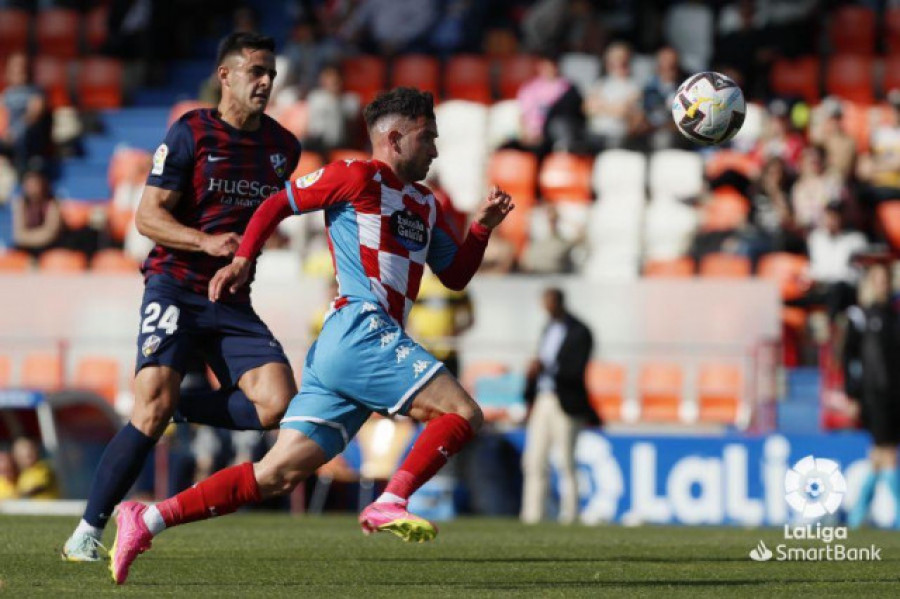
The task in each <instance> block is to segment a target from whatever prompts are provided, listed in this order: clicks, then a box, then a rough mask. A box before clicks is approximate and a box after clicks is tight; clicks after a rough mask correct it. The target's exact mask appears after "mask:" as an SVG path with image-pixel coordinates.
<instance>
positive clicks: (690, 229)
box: [644, 196, 699, 260]
mask: <svg viewBox="0 0 900 599" xmlns="http://www.w3.org/2000/svg"><path fill="white" fill-rule="evenodd" d="M698 222H699V216H698V214H697V209H696V208H693V207H691V206H688V205H687V204H685V203H684V202H680V201H678V200H675V199H672V198H671V197H665V196H662V197H656V198H653V199H652V200H651V201H650V204H649V205H648V206H647V212H646V218H645V221H644V257H645V258H647V259H649V260H671V259H674V258H678V257H680V256H683V255H684V254H685V253H686V252H687V250H688V248H689V247H690V243H691V239H692V238H693V235H694V231H696V230H697V224H698Z"/></svg>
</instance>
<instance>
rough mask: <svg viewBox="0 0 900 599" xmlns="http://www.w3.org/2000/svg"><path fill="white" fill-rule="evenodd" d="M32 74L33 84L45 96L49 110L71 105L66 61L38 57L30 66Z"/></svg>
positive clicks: (52, 57) (49, 57) (53, 57)
mask: <svg viewBox="0 0 900 599" xmlns="http://www.w3.org/2000/svg"><path fill="white" fill-rule="evenodd" d="M32 74H33V76H34V84H35V85H37V86H38V87H40V88H42V89H43V90H44V92H45V93H46V94H47V102H48V103H49V104H50V107H51V108H53V109H56V108H60V107H62V106H71V105H72V98H71V95H70V94H69V68H68V66H67V64H66V61H64V60H62V59H60V58H58V57H55V56H38V57H36V58H35V59H34V63H33V65H32Z"/></svg>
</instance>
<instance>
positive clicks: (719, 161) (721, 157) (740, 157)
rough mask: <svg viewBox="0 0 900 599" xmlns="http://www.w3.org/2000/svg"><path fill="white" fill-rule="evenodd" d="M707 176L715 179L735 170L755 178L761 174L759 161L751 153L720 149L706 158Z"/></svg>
mask: <svg viewBox="0 0 900 599" xmlns="http://www.w3.org/2000/svg"><path fill="white" fill-rule="evenodd" d="M705 171H706V178H707V179H710V180H713V179H717V178H719V177H721V176H722V175H723V174H724V173H726V172H728V171H734V172H736V173H740V174H741V175H743V176H745V177H747V179H749V180H751V181H752V180H753V179H755V178H756V177H757V175H759V163H758V162H757V161H756V159H755V158H753V157H752V156H751V155H750V154H747V153H745V152H736V151H734V150H718V151H716V152H713V153H712V154H711V155H710V156H709V158H708V159H707V160H706V166H705Z"/></svg>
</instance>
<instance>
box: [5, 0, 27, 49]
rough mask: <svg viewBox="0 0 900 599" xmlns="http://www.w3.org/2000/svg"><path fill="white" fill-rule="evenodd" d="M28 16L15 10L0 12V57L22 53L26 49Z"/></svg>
mask: <svg viewBox="0 0 900 599" xmlns="http://www.w3.org/2000/svg"><path fill="white" fill-rule="evenodd" d="M29 21H30V16H29V14H28V13H27V12H26V11H24V10H19V9H17V8H4V9H2V10H0V56H9V55H10V54H12V53H13V52H24V51H25V50H26V49H27V47H28V23H29Z"/></svg>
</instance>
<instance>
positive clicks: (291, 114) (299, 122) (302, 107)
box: [275, 100, 309, 139]
mask: <svg viewBox="0 0 900 599" xmlns="http://www.w3.org/2000/svg"><path fill="white" fill-rule="evenodd" d="M275 120H277V121H278V123H279V124H280V125H281V126H282V127H284V128H285V129H287V130H288V131H290V132H291V133H293V134H294V137H296V138H297V139H303V138H304V137H306V130H307V128H308V127H309V110H308V109H307V106H306V102H304V101H302V100H298V101H297V102H294V103H293V104H291V105H290V106H286V107H285V108H284V110H281V111H279V113H278V118H276V119H275Z"/></svg>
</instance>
